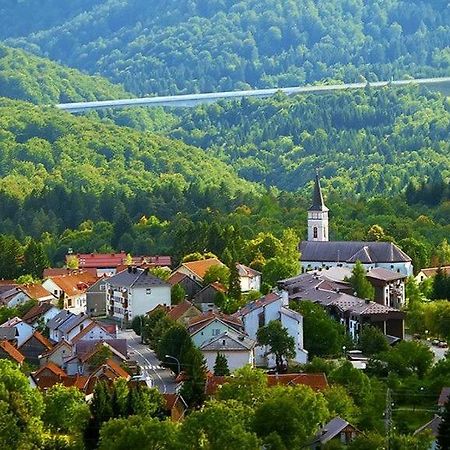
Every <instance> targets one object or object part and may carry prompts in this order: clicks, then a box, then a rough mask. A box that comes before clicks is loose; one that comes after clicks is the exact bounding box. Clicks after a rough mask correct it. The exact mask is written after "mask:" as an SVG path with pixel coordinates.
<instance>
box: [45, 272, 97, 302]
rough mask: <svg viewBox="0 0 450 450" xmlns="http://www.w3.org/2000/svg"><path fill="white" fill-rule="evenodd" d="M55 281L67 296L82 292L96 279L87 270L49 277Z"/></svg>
mask: <svg viewBox="0 0 450 450" xmlns="http://www.w3.org/2000/svg"><path fill="white" fill-rule="evenodd" d="M49 278H50V279H51V280H52V281H53V282H54V283H56V284H57V285H58V286H59V287H60V288H61V290H62V291H64V292H65V293H66V295H68V296H69V297H70V296H72V295H77V294H82V293H83V292H86V290H87V289H88V288H89V286H91V285H92V284H94V283H95V282H96V281H97V277H96V276H95V275H93V274H91V273H88V272H79V273H74V274H69V275H58V276H54V277H49Z"/></svg>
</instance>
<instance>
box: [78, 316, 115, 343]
mask: <svg viewBox="0 0 450 450" xmlns="http://www.w3.org/2000/svg"><path fill="white" fill-rule="evenodd" d="M109 339H115V335H112V334H110V332H109V331H108V330H106V329H105V328H104V327H103V326H102V325H101V324H100V323H99V322H95V321H92V322H90V323H89V324H88V325H87V326H85V327H84V328H83V329H82V330H81V331H80V332H79V333H78V334H77V335H75V336H74V337H73V338H72V340H71V341H72V344H76V343H77V342H78V341H81V340H86V341H88V340H90V341H92V340H102V341H105V340H109Z"/></svg>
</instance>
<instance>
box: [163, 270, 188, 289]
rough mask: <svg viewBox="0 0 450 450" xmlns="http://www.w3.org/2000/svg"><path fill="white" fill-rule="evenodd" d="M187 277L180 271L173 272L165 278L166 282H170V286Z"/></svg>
mask: <svg viewBox="0 0 450 450" xmlns="http://www.w3.org/2000/svg"><path fill="white" fill-rule="evenodd" d="M186 277H187V275H186V274H185V273H181V272H174V273H173V274H172V275H170V277H169V278H168V279H167V282H168V283H170V284H171V285H172V286H175V285H176V284H178V283H179V282H180V281H182V280H184V279H185V278H186Z"/></svg>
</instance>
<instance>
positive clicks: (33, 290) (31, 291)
mask: <svg viewBox="0 0 450 450" xmlns="http://www.w3.org/2000/svg"><path fill="white" fill-rule="evenodd" d="M19 287H20V289H21V290H22V291H23V292H25V294H27V295H28V297H30V298H34V299H35V300H39V299H41V298H45V299H47V298H48V297H53V298H56V297H55V296H54V295H53V294H51V293H50V292H48V291H47V289H45V288H44V287H43V286H42V284H38V283H35V284H22V285H20V286H19Z"/></svg>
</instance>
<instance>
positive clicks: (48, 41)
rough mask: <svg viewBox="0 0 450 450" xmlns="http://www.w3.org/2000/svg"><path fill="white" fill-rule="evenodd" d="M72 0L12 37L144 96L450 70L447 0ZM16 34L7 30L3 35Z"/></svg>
mask: <svg viewBox="0 0 450 450" xmlns="http://www.w3.org/2000/svg"><path fill="white" fill-rule="evenodd" d="M47 1H50V0H47ZM27 3H28V4H30V8H31V9H32V10H33V9H34V10H36V9H38V8H36V6H35V7H34V8H33V6H32V5H31V1H30V0H28V2H27ZM65 3H67V2H64V4H65ZM69 3H70V6H68V7H67V8H68V10H67V14H65V13H63V11H62V9H61V8H62V7H60V9H57V10H56V15H58V14H59V17H53V18H52V20H51V21H47V22H48V23H44V22H45V21H43V20H40V19H39V20H38V23H41V25H40V26H41V28H40V30H39V31H38V30H36V29H35V33H34V34H31V35H24V36H22V38H20V39H15V40H13V41H12V42H13V43H14V44H15V45H22V46H24V47H26V48H29V49H30V50H32V51H35V52H38V53H41V54H43V55H47V56H49V57H50V58H52V59H56V60H60V61H62V62H63V63H65V64H68V65H70V66H73V67H77V68H80V69H82V70H86V71H88V72H90V73H100V74H102V75H104V76H106V77H108V78H109V79H111V80H113V81H115V82H119V83H123V85H124V86H125V88H126V89H127V90H129V91H131V92H134V93H136V94H141V95H146V94H154V93H157V94H167V93H179V92H196V91H203V92H205V91H212V90H230V89H237V88H243V87H248V86H251V87H269V86H279V87H281V86H287V85H298V84H303V83H312V82H315V81H318V80H324V79H327V78H331V79H339V80H345V81H359V80H360V79H361V77H362V76H363V77H365V78H367V79H369V80H371V81H373V80H376V79H390V78H391V77H393V78H397V79H398V78H403V77H405V76H414V77H422V76H428V75H429V76H433V75H440V74H448V70H449V67H450V5H449V4H448V2H447V0H434V1H432V2H430V1H425V0H414V1H405V0H389V1H385V0H374V1H370V2H363V1H361V0H352V1H349V0H333V1H330V0H302V1H300V0H289V1H281V0H244V1H240V2H238V1H234V0H215V1H211V0H209V1H205V0H151V1H149V0H128V1H126V2H124V1H122V0H103V1H102V2H99V1H95V2H93V3H91V4H90V6H89V9H88V11H86V12H83V13H81V14H79V15H76V16H74V12H75V11H76V10H77V8H78V9H80V8H81V9H83V8H82V5H84V6H85V7H87V6H86V2H85V1H82V0H73V1H71V2H69ZM20 11H21V10H20V7H19V5H18V6H17V8H13V7H10V8H9V9H8V10H7V11H6V14H7V16H5V17H4V19H3V20H5V21H12V22H13V23H14V22H15V21H17V20H18V19H19V17H20ZM33 12H34V11H33ZM36 14H37V16H38V17H40V16H41V15H42V13H40V12H39V11H36ZM8 30H9V31H8ZM19 31H21V32H22V33H23V31H24V30H23V29H22V28H21V27H20V29H12V30H10V29H9V28H8V27H7V29H6V30H5V31H4V34H5V36H4V37H5V38H6V37H13V38H16V37H17V35H18V32H19Z"/></svg>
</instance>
